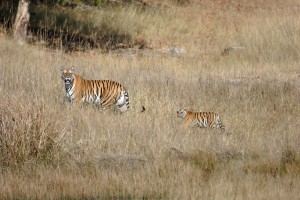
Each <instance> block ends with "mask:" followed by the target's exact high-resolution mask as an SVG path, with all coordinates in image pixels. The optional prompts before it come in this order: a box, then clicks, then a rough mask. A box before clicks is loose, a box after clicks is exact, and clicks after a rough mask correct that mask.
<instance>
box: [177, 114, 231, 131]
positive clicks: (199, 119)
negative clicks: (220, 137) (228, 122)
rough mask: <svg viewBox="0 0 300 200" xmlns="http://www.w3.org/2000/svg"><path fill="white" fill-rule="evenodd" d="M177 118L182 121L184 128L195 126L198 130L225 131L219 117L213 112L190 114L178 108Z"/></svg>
mask: <svg viewBox="0 0 300 200" xmlns="http://www.w3.org/2000/svg"><path fill="white" fill-rule="evenodd" d="M177 117H178V118H180V119H183V124H184V125H185V126H190V125H196V126H198V127H200V128H207V127H210V128H218V129H220V130H222V131H225V126H224V125H223V124H222V122H221V118H220V115H219V114H218V113H215V112H192V111H188V110H186V109H183V108H180V109H178V110H177Z"/></svg>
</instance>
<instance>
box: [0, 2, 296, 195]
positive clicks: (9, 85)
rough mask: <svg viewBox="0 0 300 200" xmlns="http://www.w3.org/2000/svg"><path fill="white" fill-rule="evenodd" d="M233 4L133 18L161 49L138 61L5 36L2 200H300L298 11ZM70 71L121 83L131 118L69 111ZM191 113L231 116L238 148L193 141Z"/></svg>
mask: <svg viewBox="0 0 300 200" xmlns="http://www.w3.org/2000/svg"><path fill="white" fill-rule="evenodd" d="M224 2H225V1H224ZM224 2H223V1H214V2H213V3H211V1H209V2H206V1H202V3H201V4H200V3H199V4H193V2H192V1H191V3H190V4H187V5H185V6H184V7H178V6H177V5H173V4H172V5H171V6H170V8H164V7H163V8H164V9H165V13H163V12H157V13H152V14H149V13H148V14H149V16H151V17H148V14H147V15H143V12H141V13H139V14H138V15H137V14H136V13H134V14H136V15H137V16H140V17H141V18H143V17H144V18H143V19H144V20H145V21H144V22H145V24H144V26H145V27H144V28H142V29H141V31H142V33H141V34H142V35H143V37H144V38H145V39H146V40H147V41H149V43H150V44H151V45H152V46H153V48H154V49H153V51H151V52H150V51H149V52H150V53H149V54H148V53H147V54H146V53H145V54H139V55H137V56H135V55H128V54H122V55H121V56H116V55H115V54H114V53H110V54H100V53H98V52H97V51H94V52H91V53H89V54H76V55H75V54H73V55H67V54H64V53H63V52H61V51H59V50H57V51H51V52H50V51H49V50H47V49H45V48H43V47H38V46H30V45H23V46H18V44H16V43H15V42H14V41H12V40H10V39H8V38H6V37H5V36H0V55H1V60H0V69H1V70H0V94H1V98H0V100H1V101H0V102H1V103H0V114H1V115H0V120H1V121H0V128H1V129H0V131H1V132H0V142H1V146H0V154H1V155H0V161H1V162H0V169H1V174H0V185H1V187H0V198H1V199H45V198H47V199H141V198H144V199H234V198H236V199H297V198H299V192H298V189H299V187H300V185H299V183H300V180H299V179H300V169H299V163H300V148H299V147H300V140H299V128H300V124H299V117H300V115H299V113H300V106H299V100H300V94H299V92H300V91H299V73H300V71H299V64H300V63H299V57H300V54H299V52H298V51H297V49H299V48H300V42H299V41H300V40H299V31H300V24H299V14H298V13H299V12H296V10H297V9H298V11H299V3H298V4H297V2H296V1H294V2H293V1H282V2H281V1H279V0H278V1H276V3H277V4H276V6H274V5H273V4H272V2H268V1H266V2H265V3H263V2H261V3H260V1H253V2H254V3H253V2H252V3H249V4H247V3H243V4H241V5H240V6H241V7H240V9H237V7H235V6H234V5H236V4H235V1H229V2H230V3H229V4H225V3H224ZM223 3H224V4H223ZM256 5H259V6H260V7H258V8H256ZM270 7H271V8H272V9H270ZM163 8H161V9H163ZM171 8H172V9H171ZM199 10H201V11H203V12H200V13H199ZM127 14H128V16H127V17H130V16H129V15H130V14H132V13H131V12H128V13H127ZM123 15H126V12H124V13H123ZM175 16H177V17H175ZM135 20H137V19H135ZM147 20H148V21H147ZM150 22H151V23H150ZM141 24H142V23H141ZM162 27H163V28H162ZM158 28H159V29H158ZM228 46H244V47H246V50H245V51H241V52H231V53H229V54H228V55H222V51H223V49H224V48H226V47H228ZM169 47H179V48H181V47H182V48H185V50H186V51H185V53H183V54H180V55H170V54H168V53H164V52H168V50H167V48H169ZM61 65H65V66H71V65H74V66H75V72H76V73H78V74H80V75H82V76H83V77H86V78H90V79H113V80H117V81H118V82H120V83H122V84H123V85H124V86H126V88H127V89H128V91H129V96H130V104H131V106H132V107H131V110H130V111H129V112H127V113H124V114H121V115H119V114H116V113H114V112H111V111H105V112H100V111H99V110H97V108H96V107H94V106H92V105H75V104H70V103H68V102H67V101H66V100H65V93H64V86H63V83H62V82H61V80H60V76H61V75H60V66H61ZM142 105H144V106H145V107H146V112H145V113H140V112H139V111H140V108H141V106H142ZM180 106H185V107H188V108H191V109H193V110H199V111H215V112H218V113H220V115H221V117H222V120H223V121H224V125H225V126H226V132H227V133H228V134H223V133H222V132H220V131H218V130H209V129H197V128H190V129H188V128H184V127H182V126H181V123H180V120H178V119H176V109H177V108H178V107H180Z"/></svg>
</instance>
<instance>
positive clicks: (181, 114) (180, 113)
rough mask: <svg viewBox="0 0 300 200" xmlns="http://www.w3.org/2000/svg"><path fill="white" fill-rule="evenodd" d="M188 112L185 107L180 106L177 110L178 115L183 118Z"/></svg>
mask: <svg viewBox="0 0 300 200" xmlns="http://www.w3.org/2000/svg"><path fill="white" fill-rule="evenodd" d="M186 113H187V111H186V109H184V108H179V109H178V110H177V117H178V118H181V119H184V118H185V116H186Z"/></svg>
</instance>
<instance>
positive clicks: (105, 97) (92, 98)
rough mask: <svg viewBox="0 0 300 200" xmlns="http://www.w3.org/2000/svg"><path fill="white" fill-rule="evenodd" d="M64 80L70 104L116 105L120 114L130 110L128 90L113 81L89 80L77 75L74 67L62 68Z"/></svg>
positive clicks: (103, 106)
mask: <svg viewBox="0 0 300 200" xmlns="http://www.w3.org/2000/svg"><path fill="white" fill-rule="evenodd" d="M61 71H62V77H61V78H62V80H63V81H64V82H65V89H66V93H67V98H68V100H69V101H70V102H73V101H74V102H80V101H81V102H86V103H94V104H97V105H100V106H101V107H102V108H104V109H105V108H108V107H110V106H112V105H114V106H115V107H116V108H117V109H118V110H119V111H120V112H126V111H127V110H128V109H129V97H128V92H127V90H126V89H125V88H124V87H123V86H122V85H121V84H120V83H117V82H115V81H111V80H87V79H84V78H82V77H80V76H79V75H77V74H75V72H74V67H72V68H71V69H65V68H64V67H63V66H62V67H61Z"/></svg>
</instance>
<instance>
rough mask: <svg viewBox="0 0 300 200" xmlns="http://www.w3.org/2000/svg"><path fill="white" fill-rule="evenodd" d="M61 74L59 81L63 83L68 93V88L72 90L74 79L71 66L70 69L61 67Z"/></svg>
mask: <svg viewBox="0 0 300 200" xmlns="http://www.w3.org/2000/svg"><path fill="white" fill-rule="evenodd" d="M61 72H62V76H61V79H62V80H63V81H64V82H65V86H66V90H67V91H68V90H69V89H70V88H72V85H73V82H74V79H75V72H74V66H72V68H71V69H65V68H64V67H63V66H61Z"/></svg>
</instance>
